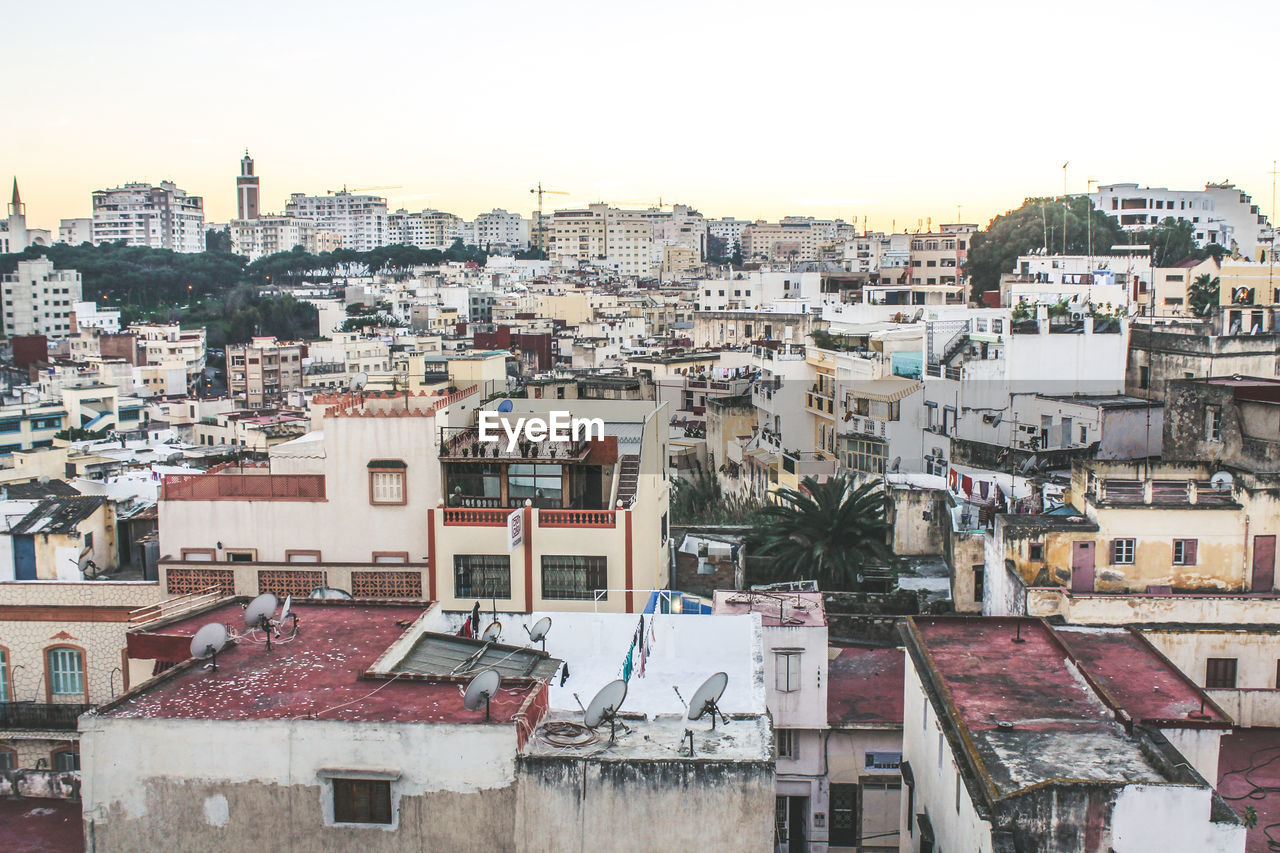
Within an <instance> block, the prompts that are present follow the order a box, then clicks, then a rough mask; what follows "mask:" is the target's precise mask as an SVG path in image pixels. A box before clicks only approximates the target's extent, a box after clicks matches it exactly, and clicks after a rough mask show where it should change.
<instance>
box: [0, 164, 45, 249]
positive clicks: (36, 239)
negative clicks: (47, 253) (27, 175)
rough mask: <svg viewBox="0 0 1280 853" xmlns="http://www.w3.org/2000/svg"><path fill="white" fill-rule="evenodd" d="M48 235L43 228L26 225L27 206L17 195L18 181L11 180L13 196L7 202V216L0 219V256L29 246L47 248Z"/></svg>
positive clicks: (15, 179)
mask: <svg viewBox="0 0 1280 853" xmlns="http://www.w3.org/2000/svg"><path fill="white" fill-rule="evenodd" d="M49 238H50V234H49V232H48V230H46V229H44V228H31V227H28V225H27V206H26V205H25V204H23V203H22V196H21V195H19V194H18V179H17V178H14V179H13V195H12V196H10V201H9V215H8V217H7V218H4V219H0V255H8V254H17V253H18V252H22V251H24V250H26V249H27V248H28V247H29V246H47V245H49V243H50V242H51V241H50V239H49Z"/></svg>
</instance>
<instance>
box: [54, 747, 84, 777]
mask: <svg viewBox="0 0 1280 853" xmlns="http://www.w3.org/2000/svg"><path fill="white" fill-rule="evenodd" d="M52 763H53V769H54V770H56V771H58V772H59V773H71V772H74V771H78V770H79V769H80V750H78V749H60V750H58V751H57V752H55V753H54V754H53V762H52Z"/></svg>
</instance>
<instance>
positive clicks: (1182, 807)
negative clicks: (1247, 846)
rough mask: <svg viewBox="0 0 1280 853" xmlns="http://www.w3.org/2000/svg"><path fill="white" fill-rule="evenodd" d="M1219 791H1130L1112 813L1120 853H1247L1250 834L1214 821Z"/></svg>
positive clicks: (1114, 846) (1118, 799)
mask: <svg viewBox="0 0 1280 853" xmlns="http://www.w3.org/2000/svg"><path fill="white" fill-rule="evenodd" d="M1212 808H1213V791H1212V789H1209V788H1200V787H1190V786H1183V785H1126V786H1124V788H1122V789H1121V790H1120V791H1119V793H1118V795H1117V796H1116V800H1115V807H1114V809H1113V811H1112V813H1111V847H1110V850H1111V851H1114V853H1148V851H1152V850H1158V851H1162V853H1201V851H1205V850H1220V851H1223V853H1243V851H1244V842H1245V828H1244V826H1243V824H1241V823H1239V822H1235V823H1214V822H1212V821H1211V820H1210V814H1211V812H1212Z"/></svg>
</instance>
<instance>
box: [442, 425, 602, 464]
mask: <svg viewBox="0 0 1280 853" xmlns="http://www.w3.org/2000/svg"><path fill="white" fill-rule="evenodd" d="M445 431H446V433H447V432H450V431H451V432H452V433H453V434H452V435H449V436H448V437H447V438H446V439H445V440H444V442H443V443H442V444H441V446H440V457H441V458H442V459H449V460H458V459H477V460H483V459H501V460H519V459H525V460H529V461H535V460H542V461H549V460H558V461H561V462H565V461H576V460H581V459H585V458H586V456H587V454H588V453H589V452H590V450H591V441H590V440H588V439H578V440H574V441H552V440H550V439H546V440H544V441H536V442H535V441H526V440H524V439H523V438H522V439H520V440H519V441H518V442H517V444H516V446H515V447H514V448H513V449H511V450H508V449H507V436H506V434H505V432H502V431H501V430H498V432H499V438H498V440H497V441H484V442H482V441H480V430H479V429H477V428H475V427H462V428H459V429H456V430H450V429H449V428H448V427H446V428H445Z"/></svg>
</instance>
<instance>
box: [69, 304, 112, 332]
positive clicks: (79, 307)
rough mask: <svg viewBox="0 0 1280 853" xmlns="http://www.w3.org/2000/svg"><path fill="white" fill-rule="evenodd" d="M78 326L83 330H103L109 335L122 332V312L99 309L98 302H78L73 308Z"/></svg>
mask: <svg viewBox="0 0 1280 853" xmlns="http://www.w3.org/2000/svg"><path fill="white" fill-rule="evenodd" d="M72 313H73V314H74V315H75V318H76V326H77V327H79V328H81V329H101V330H102V331H104V332H106V333H108V334H112V335H114V334H116V333H117V332H119V331H120V312H119V311H115V310H110V309H107V308H99V307H98V305H97V303H96V302H77V303H75V304H74V305H73V306H72Z"/></svg>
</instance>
